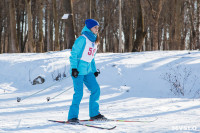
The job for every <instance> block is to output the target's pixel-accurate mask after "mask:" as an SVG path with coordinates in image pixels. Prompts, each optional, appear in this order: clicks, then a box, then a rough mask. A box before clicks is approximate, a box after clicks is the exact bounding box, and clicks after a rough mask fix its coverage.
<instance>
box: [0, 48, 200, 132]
mask: <svg viewBox="0 0 200 133" xmlns="http://www.w3.org/2000/svg"><path fill="white" fill-rule="evenodd" d="M69 56H70V50H64V51H61V52H48V53H39V54H36V53H34V54H33V53H27V54H1V55H0V68H1V69H0V75H1V76H0V133H19V132H20V133H66V132H69V133H79V132H81V133H82V132H83V133H90V132H91V133H93V132H96V133H99V132H102V133H104V132H111V133H112V132H113V133H138V132H141V133H143V132H144V133H151V132H152V133H162V132H163V133H171V132H172V133H173V132H176V133H182V132H185V133H190V132H191V133H196V132H200V124H199V122H200V111H199V110H200V95H199V94H197V93H193V92H198V90H200V87H199V85H200V75H199V73H200V69H199V68H200V52H199V51H190V53H188V51H151V52H140V53H122V54H121V53H98V54H97V56H96V66H97V68H98V69H100V71H101V74H100V75H99V76H98V77H97V80H98V82H99V84H100V87H101V98H100V112H101V114H103V115H105V116H106V117H108V118H111V119H122V120H147V121H149V120H154V119H157V120H156V121H154V122H151V123H140V122H133V123H125V122H86V123H88V124H93V125H97V126H107V127H112V126H114V125H116V126H117V127H116V128H115V129H114V130H111V131H108V130H101V129H94V128H90V127H84V126H79V125H76V126H74V125H63V124H57V123H52V122H49V121H48V120H49V119H52V120H67V116H68V109H69V106H70V105H71V100H72V97H73V93H74V92H73V88H70V87H71V86H72V79H71V77H70V74H69V68H70V66H69ZM185 71H190V72H191V73H190V76H188V79H187V80H183V81H184V87H185V95H184V96H178V95H174V94H173V93H172V92H171V91H170V87H171V86H170V84H169V83H168V82H167V81H166V80H164V79H163V77H164V76H166V75H167V74H169V73H170V72H177V74H182V75H184V72H185ZM59 73H61V74H64V73H65V74H66V77H63V76H61V79H60V81H55V80H53V77H55V76H57V75H58V74H59ZM37 76H42V77H44V78H45V82H44V83H43V84H39V85H32V84H31V81H32V80H33V79H34V78H36V77H37ZM180 80H181V81H182V79H180ZM42 89H44V90H43V91H41V92H39V93H38V94H35V95H32V94H34V93H36V92H38V91H40V90H42ZM67 89H69V90H67ZM66 90H67V91H66ZM191 90H192V91H191ZM190 91H191V92H190ZM199 92H200V91H199ZM59 94H60V95H59ZM29 96H30V97H29ZM89 96H90V93H89V91H88V90H87V88H86V87H85V88H84V96H83V99H82V102H81V105H80V113H79V119H88V118H89V116H88V112H89V103H88V102H89ZM17 97H20V98H21V102H17ZM47 98H50V100H49V101H47Z"/></svg>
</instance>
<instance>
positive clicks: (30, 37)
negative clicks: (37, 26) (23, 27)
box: [26, 0, 36, 53]
mask: <svg viewBox="0 0 200 133" xmlns="http://www.w3.org/2000/svg"><path fill="white" fill-rule="evenodd" d="M26 7H27V15H28V41H27V47H28V52H34V53H35V52H36V46H35V43H34V41H33V28H32V27H33V23H32V13H31V0H26Z"/></svg>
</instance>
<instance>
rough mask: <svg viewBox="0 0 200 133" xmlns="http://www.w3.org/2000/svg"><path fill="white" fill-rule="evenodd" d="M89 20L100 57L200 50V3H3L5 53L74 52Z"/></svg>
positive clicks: (1, 46) (0, 20)
mask: <svg viewBox="0 0 200 133" xmlns="http://www.w3.org/2000/svg"><path fill="white" fill-rule="evenodd" d="M64 14H68V18H67V19H62V17H63V15H64ZM89 18H92V19H95V20H97V21H98V22H99V23H100V28H99V35H100V39H101V43H100V45H99V48H98V52H101V53H104V52H113V53H123V52H141V51H156V50H197V49H200V42H199V41H200V37H199V30H200V22H199V21H200V0H0V53H30V52H31V53H43V52H49V51H61V50H64V49H71V48H72V46H73V43H74V41H75V39H76V38H77V37H78V36H80V35H81V30H82V28H83V27H84V25H85V20H86V19H89Z"/></svg>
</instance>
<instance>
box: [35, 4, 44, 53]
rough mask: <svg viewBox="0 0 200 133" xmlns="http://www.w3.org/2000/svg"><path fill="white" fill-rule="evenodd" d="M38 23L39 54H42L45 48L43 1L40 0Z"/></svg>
mask: <svg viewBox="0 0 200 133" xmlns="http://www.w3.org/2000/svg"><path fill="white" fill-rule="evenodd" d="M37 2H38V4H37V5H38V7H39V8H38V19H39V20H38V21H39V42H38V43H37V47H36V49H37V52H40V53H42V52H43V47H44V41H43V3H42V0H38V1H37Z"/></svg>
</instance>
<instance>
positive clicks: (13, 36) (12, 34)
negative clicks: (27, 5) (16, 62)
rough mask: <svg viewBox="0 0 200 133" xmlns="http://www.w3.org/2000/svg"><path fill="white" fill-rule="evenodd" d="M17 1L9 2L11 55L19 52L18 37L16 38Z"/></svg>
mask: <svg viewBox="0 0 200 133" xmlns="http://www.w3.org/2000/svg"><path fill="white" fill-rule="evenodd" d="M14 2H15V1H13V0H9V13H10V14H9V15H10V31H11V32H10V43H9V53H17V52H19V48H18V43H17V36H16V20H15V4H14Z"/></svg>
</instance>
